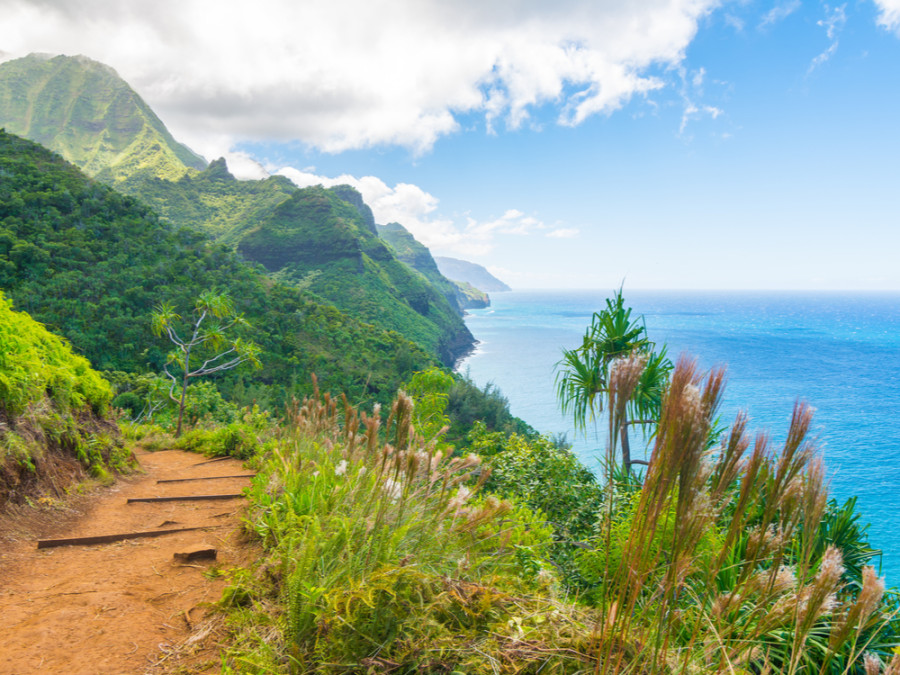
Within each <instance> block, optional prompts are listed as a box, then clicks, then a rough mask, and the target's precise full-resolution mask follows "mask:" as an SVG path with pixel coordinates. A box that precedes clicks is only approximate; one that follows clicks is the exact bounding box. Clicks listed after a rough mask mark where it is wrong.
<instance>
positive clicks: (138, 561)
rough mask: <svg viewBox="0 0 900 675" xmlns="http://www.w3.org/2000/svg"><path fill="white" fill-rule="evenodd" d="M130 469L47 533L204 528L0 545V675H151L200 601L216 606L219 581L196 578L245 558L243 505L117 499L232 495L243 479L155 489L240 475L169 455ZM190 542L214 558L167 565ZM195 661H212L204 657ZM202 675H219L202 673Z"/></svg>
mask: <svg viewBox="0 0 900 675" xmlns="http://www.w3.org/2000/svg"><path fill="white" fill-rule="evenodd" d="M138 459H139V461H140V463H141V466H142V467H143V469H144V471H145V473H144V474H141V475H139V476H137V477H134V478H129V479H125V480H121V481H120V482H119V483H117V484H116V485H115V486H113V487H111V488H109V489H107V490H103V491H101V492H100V493H98V495H97V496H95V497H93V498H92V499H91V500H90V502H89V504H90V506H89V508H88V510H87V512H86V513H85V514H84V515H83V516H81V517H79V518H78V519H77V520H74V521H73V522H71V523H65V524H62V525H61V526H60V527H59V528H58V529H57V531H56V532H54V535H55V536H56V537H82V536H92V535H99V534H115V533H124V532H133V531H146V530H155V529H160V528H163V529H169V528H179V527H195V526H207V525H209V526H214V529H212V528H211V529H208V530H197V531H193V532H183V533H178V534H168V535H164V536H161V537H156V538H152V539H132V540H126V541H121V542H117V543H112V544H101V545H93V546H64V547H60V548H46V549H40V550H38V549H37V548H36V544H35V541H34V540H33V539H32V540H30V541H24V540H23V541H18V542H14V543H12V544H4V543H0V674H2V675H27V674H29V673H60V674H63V673H65V674H66V675H77V674H82V673H83V674H85V675H105V674H119V673H128V674H134V673H146V672H151V671H152V672H158V670H157V667H158V665H159V663H160V661H161V660H165V657H166V654H167V653H168V652H169V651H170V650H171V647H172V646H173V645H175V644H179V643H182V642H183V641H184V640H185V639H187V638H188V637H189V636H190V635H191V634H192V632H193V631H195V630H196V629H197V627H198V624H200V623H201V622H202V621H203V618H204V615H205V614H206V609H205V603H212V602H215V601H217V600H218V599H219V598H220V597H221V593H222V589H223V587H224V585H225V583H226V582H225V580H224V579H223V578H221V577H217V578H213V579H207V578H206V577H205V576H204V572H206V571H207V570H208V569H209V568H210V567H212V566H216V567H218V568H228V567H231V566H234V565H235V564H237V561H238V560H239V559H240V558H242V557H243V556H245V555H246V552H245V551H242V547H241V544H240V541H239V540H240V536H239V520H240V517H241V510H242V508H243V506H244V500H242V499H229V500H225V501H195V502H157V503H132V504H127V503H126V499H128V498H135V497H164V496H176V495H178V496H180V495H200V494H226V493H238V492H240V491H241V489H242V488H244V487H246V486H247V485H248V484H249V479H247V478H235V479H226V480H212V481H189V482H178V483H159V484H157V482H156V481H157V480H161V479H168V478H199V477H204V476H226V475H232V474H241V473H244V474H245V473H248V472H247V471H246V470H244V469H242V467H241V463H240V462H239V461H237V460H232V459H229V460H225V461H220V462H215V463H211V464H204V465H201V466H196V465H197V463H198V462H202V461H203V457H201V456H199V455H196V454H190V453H184V452H179V451H174V450H172V451H165V452H158V453H140V452H139V453H138ZM198 544H208V545H211V546H212V547H215V548H216V549H218V559H217V560H216V561H215V562H195V563H190V564H181V563H178V562H176V561H174V560H173V554H174V553H175V552H180V551H184V550H186V549H188V548H191V547H193V546H195V545H198ZM205 658H206V659H207V661H209V662H211V661H214V660H215V654H207V655H205ZM217 664H218V662H217V661H216V665H217ZM198 665H199V664H198ZM209 669H210V672H218V668H217V667H213V666H212V665H211V663H210V664H209ZM200 670H203V668H202V667H201V668H200Z"/></svg>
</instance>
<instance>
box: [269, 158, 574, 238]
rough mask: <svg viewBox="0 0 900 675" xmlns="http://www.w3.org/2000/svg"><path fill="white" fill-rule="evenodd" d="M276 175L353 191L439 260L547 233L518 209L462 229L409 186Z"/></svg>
mask: <svg viewBox="0 0 900 675" xmlns="http://www.w3.org/2000/svg"><path fill="white" fill-rule="evenodd" d="M277 173H278V174H280V175H282V176H286V177H287V178H289V179H290V180H291V181H293V182H294V183H295V184H296V185H298V186H300V187H309V186H310V185H324V186H325V187H333V186H335V185H351V186H353V187H354V188H356V189H357V190H359V192H360V194H362V196H363V200H364V201H365V202H366V204H368V205H369V207H371V209H372V213H373V214H374V216H375V222H377V223H379V224H382V225H385V224H387V223H392V222H396V223H400V224H401V225H403V227H405V228H406V229H407V230H409V231H410V232H411V233H412V235H413V236H414V237H415V238H416V239H418V240H419V241H420V242H421V243H423V244H424V245H425V246H427V247H428V248H429V249H432V252H434V253H435V254H436V255H442V254H447V255H453V254H459V255H468V256H481V255H485V254H487V253H489V252H490V251H491V250H492V249H493V247H494V245H495V243H496V239H497V237H498V236H502V235H528V234H531V233H532V232H534V231H535V230H541V229H544V228H545V227H546V226H545V225H544V224H543V223H542V222H541V221H540V220H538V219H537V218H535V217H533V216H529V215H526V214H525V213H522V212H521V211H519V210H517V209H509V210H507V211H506V212H505V213H504V214H503V215H502V216H500V217H499V218H494V219H492V220H486V221H479V220H476V219H475V218H472V217H466V218H465V222H464V223H458V222H456V221H454V220H453V219H450V218H446V217H443V216H441V215H440V214H439V213H438V199H437V197H435V196H434V195H432V194H430V193H428V192H426V191H425V190H423V189H422V188H420V187H419V186H417V185H412V184H410V183H398V184H397V185H395V186H394V187H390V186H389V185H387V183H385V182H384V181H383V180H381V179H380V178H376V177H375V176H363V177H362V178H357V177H355V176H351V175H349V174H343V175H341V176H337V177H335V178H329V177H327V176H320V175H318V174H315V173H312V172H311V171H302V170H300V169H294V168H291V167H286V168H283V169H280V170H279V171H278V172H277ZM548 236H551V235H548ZM557 236H561V235H557Z"/></svg>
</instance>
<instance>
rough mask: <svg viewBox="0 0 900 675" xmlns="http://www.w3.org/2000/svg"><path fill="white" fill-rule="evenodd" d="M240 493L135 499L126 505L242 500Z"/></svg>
mask: <svg viewBox="0 0 900 675" xmlns="http://www.w3.org/2000/svg"><path fill="white" fill-rule="evenodd" d="M243 496H244V495H242V494H241V493H240V492H237V493H235V494H227V495H184V496H181V497H133V498H131V499H129V500H127V502H126V503H128V504H132V503H134V502H199V501H204V500H207V499H240V498H241V497H243Z"/></svg>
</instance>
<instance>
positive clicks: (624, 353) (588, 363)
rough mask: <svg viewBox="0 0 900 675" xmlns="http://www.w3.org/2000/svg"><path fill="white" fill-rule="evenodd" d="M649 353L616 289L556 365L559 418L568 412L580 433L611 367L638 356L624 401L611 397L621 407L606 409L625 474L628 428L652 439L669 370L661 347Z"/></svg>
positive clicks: (643, 332)
mask: <svg viewBox="0 0 900 675" xmlns="http://www.w3.org/2000/svg"><path fill="white" fill-rule="evenodd" d="M654 349H655V345H654V344H653V343H652V342H651V341H650V339H649V338H648V337H647V329H646V326H645V324H644V322H643V319H642V318H634V317H632V309H631V308H630V307H626V305H625V298H624V296H623V294H622V289H621V288H620V289H619V290H618V291H617V292H616V293H615V294H614V295H613V297H612V298H609V299H607V301H606V308H605V309H604V310H602V311H600V312H595V313H594V315H593V317H592V319H591V325H590V326H589V327H588V329H587V330H586V331H585V334H584V338H583V339H582V343H581V346H579V347H576V348H575V349H564V350H563V358H562V360H561V361H560V362H559V363H558V364H557V379H556V382H557V398H558V399H559V404H560V407H561V408H562V411H563V414H568V413H571V415H572V418H573V420H574V421H575V426H576V427H577V428H579V429H581V430H582V431H585V430H586V427H587V424H588V422H592V421H594V420H595V419H596V416H597V414H598V413H600V412H601V411H602V410H603V405H604V400H605V397H606V395H607V394H608V393H609V390H610V386H611V382H612V377H611V370H612V368H613V367H614V364H615V363H616V362H617V361H619V360H624V359H625V358H626V357H630V356H632V355H634V354H638V355H640V357H641V359H642V361H643V363H642V365H641V368H640V375H639V378H640V379H639V380H638V381H637V383H636V385H635V388H634V391H633V392H632V393H631V395H630V396H628V397H625V398H622V397H616V400H618V401H621V402H622V408H621V409H608V410H607V411H606V412H607V420H608V423H609V427H610V429H611V430H614V431H615V432H616V433H615V434H611V438H612V439H613V441H612V442H613V444H617V443H621V451H622V466H623V467H624V468H625V470H626V472H627V471H630V470H631V465H632V464H633V463H635V460H632V458H631V447H630V442H629V435H628V428H629V426H633V425H647V426H645V427H644V430H645V431H649V432H650V434H649V435H651V436H652V432H653V425H655V423H656V421H657V419H658V416H659V409H660V405H661V403H662V393H663V390H664V389H665V386H666V382H667V380H668V376H669V372H670V371H671V369H672V362H671V361H669V359H668V357H667V356H666V350H665V348H662V349H661V350H660V351H659V352H657V351H654Z"/></svg>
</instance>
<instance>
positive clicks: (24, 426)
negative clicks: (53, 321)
mask: <svg viewBox="0 0 900 675" xmlns="http://www.w3.org/2000/svg"><path fill="white" fill-rule="evenodd" d="M111 399H112V388H111V387H110V385H109V383H108V382H106V380H104V379H103V378H102V377H101V376H100V375H99V374H98V373H97V372H96V371H94V370H92V369H91V367H90V364H89V363H88V362H87V360H86V359H85V358H83V357H81V356H78V355H77V354H75V353H73V352H72V349H71V347H70V346H69V344H68V343H67V342H66V341H65V340H63V339H62V338H60V337H58V336H56V335H53V334H52V333H50V332H49V331H48V330H47V329H45V328H44V327H43V326H41V325H40V324H39V323H37V322H36V321H34V320H33V319H32V318H31V317H30V316H28V315H27V314H25V313H22V312H15V311H13V309H12V306H11V303H10V302H9V301H8V300H7V299H6V298H4V297H3V293H2V292H0V508H2V507H3V506H4V505H5V504H6V503H7V502H8V501H14V502H16V501H21V500H23V499H26V498H28V497H30V496H31V492H32V490H33V488H35V486H36V485H37V484H38V482H39V481H44V482H45V483H46V484H47V485H48V486H49V487H50V489H51V490H52V491H54V492H55V493H56V494H55V496H59V495H60V494H61V491H62V490H63V489H64V487H65V483H66V482H68V480H70V479H71V478H72V474H74V475H75V476H78V475H80V472H79V467H80V468H81V469H85V470H90V471H91V472H92V473H93V474H94V475H96V476H101V477H105V476H106V475H107V469H109V468H110V467H111V466H112V468H122V467H123V466H125V464H126V463H127V461H128V458H127V453H125V452H124V451H122V450H121V447H120V444H119V443H118V441H117V437H118V432H117V430H116V429H115V427H114V425H112V424H110V423H108V422H106V421H105V420H104V417H105V416H106V415H107V414H108V413H109V404H110V400H111Z"/></svg>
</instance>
